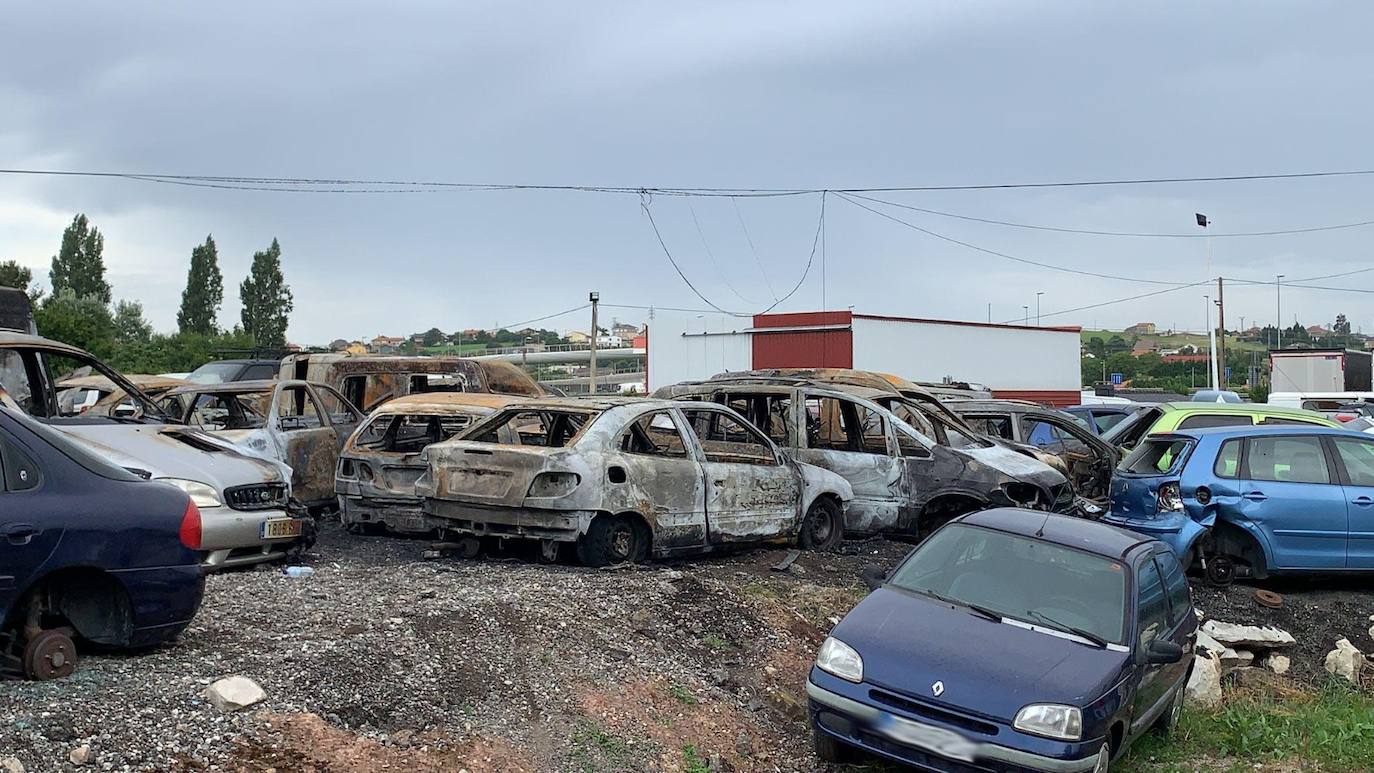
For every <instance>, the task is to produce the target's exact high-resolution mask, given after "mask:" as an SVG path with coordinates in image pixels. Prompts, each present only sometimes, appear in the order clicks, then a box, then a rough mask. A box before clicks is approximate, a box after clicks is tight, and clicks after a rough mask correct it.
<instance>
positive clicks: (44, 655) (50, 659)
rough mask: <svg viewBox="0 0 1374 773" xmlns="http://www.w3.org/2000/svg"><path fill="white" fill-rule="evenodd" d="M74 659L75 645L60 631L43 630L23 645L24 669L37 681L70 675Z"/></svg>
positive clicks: (74, 668)
mask: <svg viewBox="0 0 1374 773" xmlns="http://www.w3.org/2000/svg"><path fill="white" fill-rule="evenodd" d="M76 659H77V656H76V645H75V644H73V643H72V640H71V639H70V638H69V637H68V636H67V635H66V634H64V633H62V632H61V631H43V632H41V633H39V634H38V635H37V636H35V637H33V639H31V640H30V641H29V643H28V645H26V646H25V647H24V671H25V672H26V673H27V674H28V675H29V678H30V679H34V680H37V681H46V680H48V679H61V678H62V677H65V676H71V674H72V672H73V671H75V670H76Z"/></svg>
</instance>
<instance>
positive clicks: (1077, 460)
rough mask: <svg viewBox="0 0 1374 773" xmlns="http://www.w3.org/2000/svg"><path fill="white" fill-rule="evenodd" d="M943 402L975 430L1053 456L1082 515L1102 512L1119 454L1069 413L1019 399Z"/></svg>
mask: <svg viewBox="0 0 1374 773" xmlns="http://www.w3.org/2000/svg"><path fill="white" fill-rule="evenodd" d="M946 405H948V406H949V408H950V410H952V411H954V412H955V413H957V414H959V415H960V416H961V417H963V419H964V421H966V422H968V423H969V425H970V426H972V427H973V428H974V429H976V430H979V431H981V432H984V433H986V434H988V435H990V436H992V437H1000V438H1004V439H1006V440H1011V441H1015V442H1017V443H1025V444H1029V445H1033V446H1035V447H1037V448H1039V449H1041V450H1043V451H1046V452H1048V453H1052V454H1054V455H1055V456H1057V457H1059V459H1060V460H1061V463H1062V467H1061V469H1062V470H1063V471H1064V473H1065V475H1067V476H1068V478H1069V483H1070V484H1071V485H1072V486H1073V490H1074V491H1075V492H1076V493H1077V495H1078V500H1079V502H1078V506H1079V509H1080V510H1081V511H1082V513H1083V514H1085V515H1101V514H1102V513H1104V512H1106V508H1107V499H1108V497H1109V496H1110V494H1111V484H1112V471H1113V470H1114V469H1116V465H1117V462H1119V461H1121V452H1120V451H1118V450H1117V449H1116V448H1114V447H1113V446H1112V445H1111V444H1110V443H1107V442H1104V441H1103V440H1102V439H1101V438H1099V437H1098V436H1097V435H1094V434H1093V433H1092V432H1090V431H1089V430H1088V429H1087V428H1086V427H1084V426H1083V425H1081V424H1079V423H1078V422H1077V421H1075V420H1074V417H1073V416H1070V415H1068V414H1066V413H1063V412H1062V411H1056V410H1054V409H1053V408H1046V407H1045V406H1043V405H1039V404H1037V403H1031V402H1025V401H1022V400H958V401H951V402H949V403H946Z"/></svg>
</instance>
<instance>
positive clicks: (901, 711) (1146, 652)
mask: <svg viewBox="0 0 1374 773" xmlns="http://www.w3.org/2000/svg"><path fill="white" fill-rule="evenodd" d="M870 584H872V585H875V586H876V587H875V589H874V591H873V593H871V594H869V596H868V597H867V598H865V599H864V600H863V601H862V602H860V603H859V605H858V606H856V607H854V609H853V610H851V611H850V612H849V614H848V615H846V616H845V618H844V620H842V621H840V624H839V625H837V626H835V628H834V630H833V631H831V633H830V636H829V637H828V638H827V639H826V640H825V642H824V643H823V644H822V645H821V648H820V652H819V653H818V655H817V657H816V664H815V666H814V667H813V668H812V669H811V676H810V679H809V680H808V683H807V695H808V696H809V704H810V714H811V721H812V728H813V733H814V739H815V749H816V753H817V755H818V756H819V757H820V758H821V759H823V760H825V761H827V762H843V761H846V758H848V757H849V756H851V754H852V753H853V752H854V751H855V750H856V749H861V750H864V751H867V752H869V753H871V754H876V755H879V756H881V757H885V758H888V759H891V760H895V761H898V762H902V763H905V764H907V765H911V766H914V767H916V768H918V769H921V770H939V771H1023V770H1044V771H1066V772H1068V771H1105V770H1107V769H1108V767H1109V766H1110V764H1111V762H1112V760H1114V759H1116V758H1117V757H1118V756H1119V755H1120V754H1121V753H1122V752H1123V751H1124V750H1125V749H1126V748H1127V746H1128V745H1129V744H1130V743H1131V742H1132V741H1133V740H1134V739H1135V738H1137V737H1138V736H1139V735H1140V734H1142V733H1144V732H1145V731H1147V730H1149V729H1150V728H1158V729H1162V730H1167V729H1168V728H1170V727H1171V726H1172V725H1173V723H1174V722H1175V721H1176V720H1177V718H1178V715H1179V712H1180V710H1181V708H1182V705H1183V688H1184V685H1185V684H1186V683H1187V679H1188V672H1189V669H1190V667H1191V663H1192V658H1189V657H1185V656H1186V655H1187V654H1188V653H1190V652H1191V651H1192V649H1193V644H1194V640H1195V637H1196V631H1197V618H1196V617H1195V616H1194V614H1193V607H1192V602H1191V599H1190V596H1189V593H1188V583H1187V580H1186V579H1185V578H1184V576H1183V571H1182V569H1181V568H1180V567H1179V563H1178V561H1177V560H1176V559H1175V558H1174V556H1173V554H1172V553H1171V552H1170V550H1169V547H1168V546H1167V545H1165V544H1163V543H1162V542H1159V541H1158V540H1153V539H1149V538H1146V537H1142V536H1140V535H1138V534H1134V533H1131V532H1127V531H1124V530H1122V529H1118V528H1116V527H1113V526H1107V525H1105V524H1101V523H1097V522H1093V521H1086V520H1082V519H1079V518H1072V517H1069V516H1064V515H1055V514H1048V513H1043V512H1034V511H1029V510H1019V509H1014V508H999V509H994V510H984V511H982V512H978V513H973V514H970V515H966V516H963V517H962V518H958V519H956V520H954V521H951V522H950V523H948V524H946V525H945V526H943V527H941V528H940V530H939V531H937V532H936V533H935V534H933V535H931V537H930V538H929V539H927V540H926V541H925V542H923V543H922V544H921V545H920V546H918V547H917V548H916V549H915V550H913V551H912V552H911V554H910V555H908V556H907V557H906V559H905V560H903V561H902V563H901V564H900V565H898V566H897V568H896V569H894V570H893V571H892V572H891V573H890V574H888V575H886V576H884V577H879V578H870Z"/></svg>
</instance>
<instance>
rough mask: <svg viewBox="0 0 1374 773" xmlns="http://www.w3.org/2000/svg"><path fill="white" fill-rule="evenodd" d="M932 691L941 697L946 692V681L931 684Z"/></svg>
mask: <svg viewBox="0 0 1374 773" xmlns="http://www.w3.org/2000/svg"><path fill="white" fill-rule="evenodd" d="M930 692H931V694H932V695H934V696H935V697H936V698H938V697H940V696H941V695H944V694H945V683H944V682H936V683H935V684H932V685H931V686H930Z"/></svg>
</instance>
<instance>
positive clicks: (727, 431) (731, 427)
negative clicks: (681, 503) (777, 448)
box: [682, 407, 777, 464]
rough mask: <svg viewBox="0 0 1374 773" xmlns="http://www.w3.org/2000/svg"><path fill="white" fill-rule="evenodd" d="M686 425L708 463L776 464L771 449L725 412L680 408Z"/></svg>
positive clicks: (766, 443)
mask: <svg viewBox="0 0 1374 773" xmlns="http://www.w3.org/2000/svg"><path fill="white" fill-rule="evenodd" d="M682 412H683V413H684V414H685V415H686V416H687V423H688V426H690V427H691V428H692V432H693V433H695V434H696V436H697V442H699V443H701V449H702V451H703V452H705V454H706V461H708V462H729V463H733V464H776V463H777V459H775V458H774V456H773V449H772V447H771V446H769V445H768V441H766V440H765V439H764V438H763V436H762V435H760V434H759V433H758V431H757V430H755V429H754V428H753V427H751V426H749V425H747V424H745V423H744V422H742V421H740V420H739V419H736V418H735V417H734V416H731V415H729V414H727V413H721V412H719V411H710V410H701V409H694V408H687V407H684V408H683V409H682Z"/></svg>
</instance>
